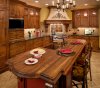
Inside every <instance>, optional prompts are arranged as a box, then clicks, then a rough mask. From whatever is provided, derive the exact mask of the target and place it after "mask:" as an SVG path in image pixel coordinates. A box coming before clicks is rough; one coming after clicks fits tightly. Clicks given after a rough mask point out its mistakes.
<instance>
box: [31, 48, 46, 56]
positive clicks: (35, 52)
mask: <svg viewBox="0 0 100 88" xmlns="http://www.w3.org/2000/svg"><path fill="white" fill-rule="evenodd" d="M45 52H46V51H45V50H44V49H41V48H36V49H33V50H31V51H30V54H32V55H34V54H41V55H42V54H44V53H45Z"/></svg>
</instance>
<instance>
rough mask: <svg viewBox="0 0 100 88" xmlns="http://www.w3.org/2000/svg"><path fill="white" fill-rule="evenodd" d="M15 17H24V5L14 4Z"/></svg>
mask: <svg viewBox="0 0 100 88" xmlns="http://www.w3.org/2000/svg"><path fill="white" fill-rule="evenodd" d="M16 17H17V18H24V6H23V5H20V4H17V5H16Z"/></svg>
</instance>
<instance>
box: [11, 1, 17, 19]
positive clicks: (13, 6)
mask: <svg viewBox="0 0 100 88" xmlns="http://www.w3.org/2000/svg"><path fill="white" fill-rule="evenodd" d="M16 13H17V12H16V4H15V3H13V2H10V5H9V17H10V18H15V17H16Z"/></svg>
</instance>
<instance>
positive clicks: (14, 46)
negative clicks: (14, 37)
mask: <svg viewBox="0 0 100 88" xmlns="http://www.w3.org/2000/svg"><path fill="white" fill-rule="evenodd" d="M9 48H10V51H9V57H12V56H15V55H17V54H20V53H22V52H24V51H25V41H19V42H14V43H11V44H10V46H9Z"/></svg>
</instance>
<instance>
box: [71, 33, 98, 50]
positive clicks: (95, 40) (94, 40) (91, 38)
mask: <svg viewBox="0 0 100 88" xmlns="http://www.w3.org/2000/svg"><path fill="white" fill-rule="evenodd" d="M69 38H74V39H85V40H86V41H87V42H90V43H91V45H92V47H93V51H98V49H99V36H81V35H80V36H70V37H69Z"/></svg>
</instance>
